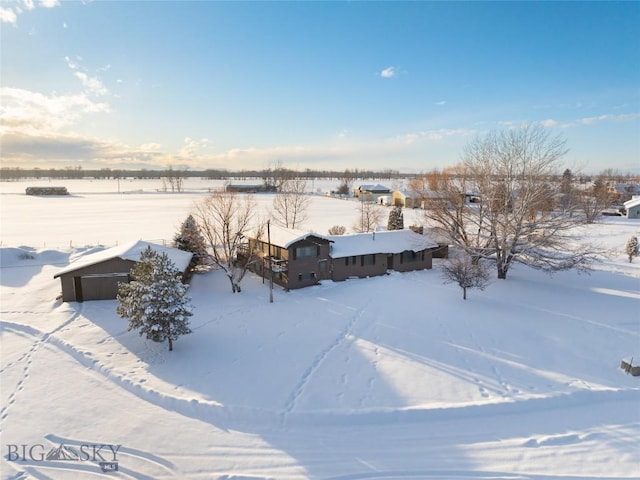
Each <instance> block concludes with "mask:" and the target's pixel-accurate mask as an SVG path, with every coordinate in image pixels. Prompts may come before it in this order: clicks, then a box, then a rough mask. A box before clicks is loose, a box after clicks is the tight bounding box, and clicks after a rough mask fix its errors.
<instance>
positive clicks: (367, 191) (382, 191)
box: [353, 183, 391, 201]
mask: <svg viewBox="0 0 640 480" xmlns="http://www.w3.org/2000/svg"><path fill="white" fill-rule="evenodd" d="M390 193H391V189H389V188H387V187H385V186H384V185H380V184H379V183H376V184H375V185H360V186H359V187H358V188H356V189H355V190H354V191H353V196H354V197H356V198H359V199H360V200H363V201H374V200H377V197H378V196H380V195H388V194H390Z"/></svg>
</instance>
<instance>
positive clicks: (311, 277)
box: [298, 272, 316, 282]
mask: <svg viewBox="0 0 640 480" xmlns="http://www.w3.org/2000/svg"><path fill="white" fill-rule="evenodd" d="M315 278H316V272H310V273H299V274H298V281H300V282H302V281H307V280H314V279H315Z"/></svg>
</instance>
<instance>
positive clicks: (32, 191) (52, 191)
mask: <svg viewBox="0 0 640 480" xmlns="http://www.w3.org/2000/svg"><path fill="white" fill-rule="evenodd" d="M25 193H26V194H27V195H69V192H68V191H67V187H27V188H26V189H25Z"/></svg>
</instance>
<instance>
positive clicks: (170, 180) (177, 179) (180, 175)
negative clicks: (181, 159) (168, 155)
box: [162, 165, 187, 192]
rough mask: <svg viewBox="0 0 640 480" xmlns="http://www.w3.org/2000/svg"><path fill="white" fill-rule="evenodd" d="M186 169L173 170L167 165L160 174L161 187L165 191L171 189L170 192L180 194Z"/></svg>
mask: <svg viewBox="0 0 640 480" xmlns="http://www.w3.org/2000/svg"><path fill="white" fill-rule="evenodd" d="M186 172H187V169H186V168H175V169H174V168H173V166H172V165H169V168H167V169H166V170H165V171H164V172H163V174H162V185H163V188H164V190H165V191H167V190H169V188H170V189H171V191H172V192H181V191H182V189H183V184H184V179H185V177H186Z"/></svg>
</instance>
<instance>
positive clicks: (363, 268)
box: [331, 253, 387, 281]
mask: <svg viewBox="0 0 640 480" xmlns="http://www.w3.org/2000/svg"><path fill="white" fill-rule="evenodd" d="M364 256H365V257H367V255H364ZM362 257H363V255H356V256H355V257H342V258H334V259H333V272H332V276H331V278H332V279H333V280H336V281H341V280H346V279H347V278H349V277H375V276H378V275H384V274H385V273H386V272H387V255H386V254H384V253H377V254H374V257H375V264H373V265H363V261H362ZM354 258H355V263H353V259H354ZM347 259H349V265H347V264H346V261H347Z"/></svg>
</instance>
